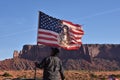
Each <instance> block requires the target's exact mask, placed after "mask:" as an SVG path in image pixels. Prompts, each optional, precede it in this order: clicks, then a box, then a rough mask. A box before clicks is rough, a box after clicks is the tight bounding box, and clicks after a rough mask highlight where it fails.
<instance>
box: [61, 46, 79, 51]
mask: <svg viewBox="0 0 120 80" xmlns="http://www.w3.org/2000/svg"><path fill="white" fill-rule="evenodd" d="M62 48H64V49H66V50H76V49H79V47H78V46H71V47H62Z"/></svg>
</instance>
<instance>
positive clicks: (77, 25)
mask: <svg viewBox="0 0 120 80" xmlns="http://www.w3.org/2000/svg"><path fill="white" fill-rule="evenodd" d="M62 21H63V22H66V23H68V24H70V25H73V26H76V27H81V25H79V24H73V23H72V22H70V21H66V20H62Z"/></svg>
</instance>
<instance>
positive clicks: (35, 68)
mask: <svg viewBox="0 0 120 80" xmlns="http://www.w3.org/2000/svg"><path fill="white" fill-rule="evenodd" d="M39 26H40V11H38V29H37V50H38V33H39V31H38V30H39ZM37 52H38V51H36V54H37ZM36 56H37V55H36ZM35 62H37V59H36V60H35ZM36 70H37V67H36V66H35V67H34V71H35V73H34V79H35V80H36V73H37V71H36Z"/></svg>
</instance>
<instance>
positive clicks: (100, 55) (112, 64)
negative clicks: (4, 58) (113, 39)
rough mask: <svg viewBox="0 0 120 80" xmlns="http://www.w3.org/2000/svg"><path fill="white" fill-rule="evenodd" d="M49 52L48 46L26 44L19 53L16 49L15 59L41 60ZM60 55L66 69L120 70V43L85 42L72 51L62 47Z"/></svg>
mask: <svg viewBox="0 0 120 80" xmlns="http://www.w3.org/2000/svg"><path fill="white" fill-rule="evenodd" d="M49 53H50V47H48V46H44V45H41V46H38V45H24V46H23V49H22V50H21V51H20V52H19V53H17V51H14V55H13V57H14V58H13V59H15V58H19V59H21V60H22V59H23V60H24V59H25V60H28V61H37V60H39V61H41V60H42V59H43V58H44V57H46V56H48V55H49ZM59 57H60V58H61V60H62V61H63V66H64V68H65V69H66V70H70V69H72V70H120V44H83V45H82V46H81V47H80V48H79V50H72V51H67V50H64V49H61V48H60V54H59ZM24 62H25V61H24ZM24 62H23V63H24ZM27 65H28V66H29V64H27ZM27 65H26V66H27ZM0 66H1V64H0ZM32 66H33V65H32ZM25 69H27V68H26V67H25ZM29 69H31V68H29Z"/></svg>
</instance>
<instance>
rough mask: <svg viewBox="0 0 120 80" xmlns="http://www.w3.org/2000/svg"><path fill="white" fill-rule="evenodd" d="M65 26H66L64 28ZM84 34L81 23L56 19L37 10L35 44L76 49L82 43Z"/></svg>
mask: <svg viewBox="0 0 120 80" xmlns="http://www.w3.org/2000/svg"><path fill="white" fill-rule="evenodd" d="M65 27H66V28H65ZM83 34H84V31H83V30H82V27H81V25H78V24H73V23H72V22H70V21H65V20H60V19H56V18H54V17H51V16H49V15H47V14H45V13H43V12H39V26H38V36H37V44H38V45H41V44H44V45H48V46H56V47H62V48H64V49H66V50H76V49H79V47H80V46H81V44H82V41H81V38H82V36H83Z"/></svg>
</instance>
